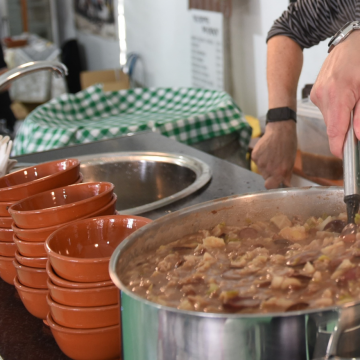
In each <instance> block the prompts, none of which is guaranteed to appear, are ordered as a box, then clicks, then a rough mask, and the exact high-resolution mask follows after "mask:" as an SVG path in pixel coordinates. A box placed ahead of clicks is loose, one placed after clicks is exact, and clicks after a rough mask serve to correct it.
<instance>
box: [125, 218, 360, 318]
mask: <svg viewBox="0 0 360 360" xmlns="http://www.w3.org/2000/svg"><path fill="white" fill-rule="evenodd" d="M345 224H346V215H345V214H340V215H339V216H323V217H319V218H318V217H310V218H309V219H306V221H301V219H299V218H298V217H297V218H294V219H289V218H288V217H287V216H285V215H283V214H280V215H276V216H274V217H273V218H272V219H270V221H268V222H253V223H250V222H249V221H247V224H246V226H239V227H236V226H227V225H226V224H225V223H221V224H218V225H216V226H215V227H214V228H212V229H207V230H201V231H199V232H197V233H195V234H191V235H188V236H186V237H184V238H182V239H178V240H176V241H173V242H171V243H168V244H166V245H162V246H160V247H159V248H158V249H157V250H156V251H152V252H149V253H147V254H143V255H140V256H138V257H137V258H136V259H135V260H134V262H133V264H132V266H130V268H129V270H128V271H127V272H126V274H125V275H124V277H123V280H124V283H125V285H127V286H128V287H129V289H131V291H133V292H134V293H136V294H138V295H140V296H142V297H144V298H146V299H148V300H150V301H153V302H156V303H159V304H162V305H166V306H171V307H176V308H178V309H183V310H191V311H203V312H211V313H267V312H277V311H299V310H304V309H313V308H322V307H327V306H332V305H341V304H344V303H346V302H349V301H359V300H360V281H359V279H360V234H358V235H357V236H356V237H355V238H354V241H353V242H346V241H343V240H342V239H341V238H340V236H339V235H340V232H341V230H342V229H343V227H344V226H345Z"/></svg>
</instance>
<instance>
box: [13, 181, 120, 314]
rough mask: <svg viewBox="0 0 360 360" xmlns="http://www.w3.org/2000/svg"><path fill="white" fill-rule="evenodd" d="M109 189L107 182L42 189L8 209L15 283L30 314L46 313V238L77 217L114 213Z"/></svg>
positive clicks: (114, 203)
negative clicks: (11, 220)
mask: <svg viewBox="0 0 360 360" xmlns="http://www.w3.org/2000/svg"><path fill="white" fill-rule="evenodd" d="M113 190H114V185H113V184H111V183H108V182H89V183H82V184H81V183H79V184H74V185H69V186H65V187H60V188H57V189H53V190H50V191H45V192H42V193H40V194H37V195H34V196H31V197H28V198H26V199H24V200H21V201H19V202H17V203H16V204H14V205H12V206H11V207H10V208H9V213H10V214H11V216H12V218H13V220H14V224H13V225H12V229H13V231H14V235H13V240H14V242H15V244H16V248H17V251H16V253H15V260H14V261H13V265H14V267H15V269H16V273H17V277H16V279H15V286H16V289H17V290H18V293H19V295H20V297H21V299H22V301H23V303H24V305H25V307H26V308H27V310H28V311H29V312H30V313H31V314H32V315H34V316H36V317H38V318H41V319H46V315H47V313H48V312H49V307H48V305H47V302H46V296H47V294H48V287H47V280H48V275H47V273H46V269H45V268H46V262H47V253H46V251H45V247H44V244H45V240H46V238H47V237H48V236H49V235H50V234H51V233H53V232H54V231H56V230H57V229H59V228H61V227H62V226H64V225H66V224H68V223H71V222H73V221H75V220H77V219H82V218H88V217H94V216H99V215H112V214H114V213H115V211H116V210H115V205H116V195H115V194H114V193H113Z"/></svg>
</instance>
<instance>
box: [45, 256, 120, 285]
mask: <svg viewBox="0 0 360 360" xmlns="http://www.w3.org/2000/svg"><path fill="white" fill-rule="evenodd" d="M46 273H47V274H48V276H49V279H50V280H51V281H52V278H55V279H57V280H58V281H59V282H61V283H65V284H73V286H69V287H66V286H59V287H62V288H65V289H97V288H100V287H103V286H108V284H109V285H111V284H114V283H113V282H112V280H105V281H97V282H90V283H84V282H76V281H70V280H66V279H63V278H62V277H60V276H59V275H58V274H56V272H55V270H54V269H53V267H52V265H51V263H50V260H49V259H48V261H47V262H46ZM52 282H53V281H52ZM91 284H93V286H90V287H89V285H91ZM57 286H58V285H57Z"/></svg>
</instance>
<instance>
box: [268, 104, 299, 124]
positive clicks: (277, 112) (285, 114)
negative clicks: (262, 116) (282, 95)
mask: <svg viewBox="0 0 360 360" xmlns="http://www.w3.org/2000/svg"><path fill="white" fill-rule="evenodd" d="M286 120H293V121H295V122H296V112H295V111H294V110H292V109H290V108H289V107H280V108H275V109H270V110H269V111H268V112H267V114H266V123H269V122H278V121H286Z"/></svg>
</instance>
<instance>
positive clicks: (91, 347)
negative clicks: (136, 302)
mask: <svg viewBox="0 0 360 360" xmlns="http://www.w3.org/2000/svg"><path fill="white" fill-rule="evenodd" d="M47 322H48V324H49V326H50V329H51V332H52V334H53V336H54V338H55V341H56V342H57V344H58V345H59V347H60V349H61V351H63V352H64V354H65V355H67V356H68V357H70V358H71V359H75V360H99V359H103V360H106V359H119V358H120V353H121V343H120V338H121V331H120V325H115V326H109V327H104V328H100V329H88V330H84V329H70V328H67V327H64V326H60V325H59V324H57V323H56V322H55V321H54V320H53V318H52V317H51V314H50V313H49V314H48V316H47Z"/></svg>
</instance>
